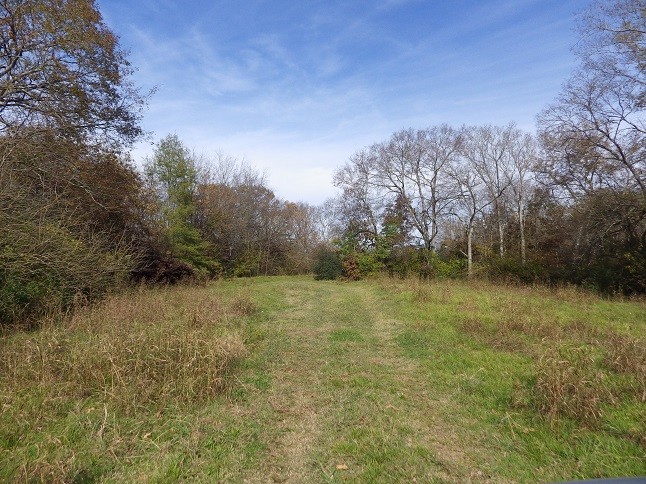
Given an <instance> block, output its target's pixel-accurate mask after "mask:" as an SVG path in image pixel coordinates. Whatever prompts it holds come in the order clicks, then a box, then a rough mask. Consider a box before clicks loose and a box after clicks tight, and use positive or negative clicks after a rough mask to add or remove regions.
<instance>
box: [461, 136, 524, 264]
mask: <svg viewBox="0 0 646 484" xmlns="http://www.w3.org/2000/svg"><path fill="white" fill-rule="evenodd" d="M515 129H516V128H515V126H514V125H513V124H509V125H508V126H506V127H504V128H503V127H500V126H491V125H487V126H477V127H471V128H469V129H467V131H466V141H465V143H464V149H463V153H464V156H465V157H466V159H467V160H468V161H469V165H470V167H471V169H472V170H473V171H474V172H475V174H476V175H477V176H478V177H479V178H480V180H481V181H482V182H483V184H484V186H485V187H486V190H487V193H488V197H489V204H491V205H493V210H494V215H495V218H496V224H497V227H498V244H499V253H500V256H501V257H502V256H503V255H504V254H505V227H506V220H505V215H506V213H505V207H504V197H503V195H504V194H505V191H506V190H507V188H508V187H509V173H510V172H511V170H512V168H511V165H512V162H511V156H510V154H511V153H510V151H511V138H512V136H513V133H514V131H515Z"/></svg>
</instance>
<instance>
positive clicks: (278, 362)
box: [231, 279, 483, 482]
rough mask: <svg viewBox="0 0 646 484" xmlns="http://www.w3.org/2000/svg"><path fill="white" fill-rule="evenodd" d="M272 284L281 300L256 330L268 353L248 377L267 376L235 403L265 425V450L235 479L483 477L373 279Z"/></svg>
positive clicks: (242, 410)
mask: <svg viewBox="0 0 646 484" xmlns="http://www.w3.org/2000/svg"><path fill="white" fill-rule="evenodd" d="M278 287H280V288H281V289H282V291H284V292H283V293H282V294H273V295H272V297H273V298H277V299H282V301H283V306H282V307H281V308H280V309H279V310H277V311H276V313H275V314H274V316H273V317H272V319H271V321H270V326H271V327H270V328H269V329H268V330H267V332H266V334H265V335H264V341H263V346H265V348H266V352H267V355H268V357H267V358H266V359H264V360H262V362H260V361H259V362H258V363H259V365H256V364H254V365H252V366H251V367H250V368H249V372H250V373H249V375H247V378H248V380H249V381H250V382H254V381H255V382H257V381H258V372H259V371H262V372H263V373H264V375H265V376H264V378H263V382H262V384H260V385H255V388H253V389H252V390H251V391H250V392H249V394H248V395H247V400H246V402H245V405H243V408H238V411H239V412H243V413H244V414H246V415H247V416H248V417H249V418H252V419H254V420H255V421H256V422H257V424H258V425H259V426H260V428H261V429H263V430H262V431H261V432H262V434H263V435H262V436H261V437H260V438H261V439H262V440H265V441H266V443H267V447H268V448H267V450H268V454H269V458H260V459H259V460H258V461H257V462H256V463H255V464H256V465H251V466H248V467H247V468H246V469H243V470H242V474H243V475H242V480H245V481H251V482H254V481H255V482H268V481H269V482H270V481H274V482H319V481H320V482H328V481H336V480H344V481H345V480H350V481H356V482H375V481H379V482H406V481H408V482H429V481H440V482H442V481H464V480H472V479H476V480H479V479H480V478H483V473H482V472H481V471H479V470H478V466H477V463H476V461H475V457H474V454H473V445H469V446H465V445H464V443H463V442H461V441H460V438H459V436H458V434H457V433H456V431H455V429H454V428H452V426H451V425H450V424H449V423H448V422H447V421H446V420H445V419H444V418H443V415H442V414H443V413H444V412H445V410H446V407H447V405H448V403H449V402H448V401H447V396H446V395H443V394H441V393H439V392H437V391H436V390H434V388H433V385H432V381H431V380H429V378H428V375H427V374H426V373H427V372H426V371H425V370H424V369H423V368H422V367H420V365H418V364H417V362H416V361H415V360H413V359H411V358H408V357H406V356H404V355H403V354H402V351H401V347H400V345H399V344H398V343H397V341H396V338H397V336H398V334H399V333H400V332H401V331H402V328H401V325H402V323H401V322H400V321H398V320H397V319H393V318H392V317H391V315H389V314H388V313H387V312H386V313H384V312H383V311H384V308H383V304H381V303H380V301H379V300H378V299H377V296H376V295H375V286H374V285H367V284H338V283H335V284H333V283H324V282H314V281H305V280H303V279H294V280H291V281H286V282H285V283H283V284H282V285H280V286H276V285H275V286H274V288H278ZM256 289H257V288H256ZM256 289H254V291H255V290H256ZM242 378H244V376H243V377H242ZM465 447H466V448H469V449H470V452H471V454H470V453H469V452H467V451H465V450H463V449H464V448H465ZM231 477H233V476H231Z"/></svg>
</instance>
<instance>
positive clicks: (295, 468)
mask: <svg viewBox="0 0 646 484" xmlns="http://www.w3.org/2000/svg"><path fill="white" fill-rule="evenodd" d="M150 294H151V296H149V295H147V294H144V295H143V296H142V295H141V294H140V295H139V296H137V297H153V296H155V295H156V297H158V299H159V300H158V304H159V306H156V307H159V311H160V312H164V311H165V309H164V307H163V303H162V302H161V301H162V300H168V299H169V298H170V299H172V298H175V299H174V300H173V302H172V304H173V307H174V308H175V310H174V312H168V314H166V313H164V314H165V316H164V317H166V318H167V319H168V320H170V321H175V322H176V323H177V324H179V325H181V324H184V323H186V322H187V321H188V322H189V323H190V324H189V323H186V324H187V326H186V327H187V328H193V327H199V328H203V327H205V326H208V325H214V326H218V325H219V326H220V327H221V328H220V329H219V330H218V331H220V333H218V335H216V336H217V337H218V338H220V339H219V340H218V341H222V338H224V337H225V336H226V337H227V338H229V336H227V334H236V335H239V337H240V338H241V340H244V345H245V347H246V349H245V350H244V352H242V351H241V350H239V349H238V347H237V346H236V344H237V343H236V344H234V343H232V342H231V341H232V340H231V339H230V338H229V339H227V340H226V345H225V348H227V351H229V353H231V354H233V353H232V352H233V350H231V349H230V348H234V349H235V351H236V352H237V353H236V355H237V356H236V358H237V359H236V361H238V363H237V364H235V366H234V367H232V368H231V369H229V370H227V371H226V382H227V383H226V385H225V386H224V387H223V389H221V390H219V391H218V393H217V394H216V395H215V396H213V395H211V396H209V395H206V396H204V395H202V393H203V392H202V393H200V392H199V391H196V390H195V389H193V387H194V386H195V385H196V383H195V382H194V381H193V380H191V381H188V380H186V382H188V383H183V384H184V385H185V387H182V388H187V389H191V392H193V393H190V395H195V398H194V399H192V398H193V397H190V398H188V397H187V398H175V399H174V398H173V389H172V388H171V389H170V390H169V389H168V388H167V387H166V386H164V387H160V388H161V389H160V390H159V392H161V393H160V395H162V396H163V398H161V397H160V398H159V399H157V400H156V399H155V398H151V399H149V400H146V401H141V402H140V403H137V402H139V400H137V398H136V395H135V396H133V400H132V401H133V402H135V403H134V404H131V403H128V402H126V403H124V402H123V399H116V397H115V395H114V394H110V392H109V391H107V390H104V391H96V389H92V388H91V389H89V390H88V391H86V392H84V393H83V392H81V393H80V394H79V393H78V391H74V392H67V393H66V392H65V391H62V390H61V391H58V392H57V393H56V392H53V390H52V388H53V385H58V387H60V382H57V380H56V378H57V377H56V375H54V376H50V377H48V379H47V381H45V380H46V379H45V378H44V377H43V378H41V381H40V382H38V378H36V377H34V378H35V380H32V381H26V379H24V380H25V381H19V382H16V381H14V380H15V378H14V379H10V377H9V376H7V375H0V398H1V400H0V404H1V405H2V407H1V411H2V415H1V416H0V480H4V481H13V480H20V479H32V480H46V481H67V482H69V481H77V482H92V481H110V482H113V481H124V482H130V481H136V480H139V481H152V482H172V481H175V480H185V481H191V482H193V481H202V482H214V481H226V482H336V481H343V482H346V481H347V482H465V481H491V482H517V481H521V482H537V481H539V482H546V481H558V480H564V479H581V478H594V477H605V476H628V475H640V474H646V438H645V437H644V436H645V435H646V402H645V401H644V398H645V395H644V393H643V392H644V391H646V388H644V386H643V385H644V378H643V375H642V376H641V377H640V372H641V370H642V369H643V368H642V367H641V366H639V365H642V364H643V361H642V360H639V359H638V358H637V359H635V358H633V357H631V356H630V351H627V350H626V348H628V349H630V348H632V352H633V353H636V354H637V355H640V354H642V353H640V352H643V351H644V348H643V346H644V335H645V333H646V328H645V324H646V323H645V321H646V305H644V303H643V302H609V301H604V300H602V299H599V298H596V297H594V296H591V295H588V294H584V293H580V292H576V291H573V290H564V291H548V290H546V289H530V288H507V287H496V286H489V285H484V284H481V285H478V284H472V285H467V284H465V283H452V282H437V283H435V282H431V283H420V282H417V281H412V282H411V281H393V280H381V281H363V282H356V283H340V282H317V281H313V280H311V279H309V278H303V277H276V278H257V279H239V280H235V281H219V282H216V283H213V284H211V285H209V286H207V287H198V288H177V289H165V290H163V291H160V290H152V291H150ZM160 294H161V295H162V296H160ZM170 295H172V297H171V296H170ZM132 297H135V295H132ZM205 301H206V302H208V301H211V303H209V304H206V302H205ZM213 301H221V303H218V304H221V306H218V305H217V304H215V303H214V302H213ZM227 304H228V306H227ZM178 308H179V309H178ZM194 308H198V309H199V311H197V310H193V309H194ZM223 308H224V309H223ZM227 308H228V309H227ZM209 311H212V312H218V311H222V312H223V314H230V317H227V318H224V319H218V318H217V317H215V316H214V317H213V318H212V319H209V314H210V313H209ZM227 311H228V312H227ZM129 314H130V313H129ZM133 314H134V315H133ZM128 317H132V318H136V317H139V318H141V314H139V316H137V315H136V314H135V311H134V309H133V310H132V312H131V316H128ZM150 317H151V318H152V317H153V316H152V315H151V316H150ZM122 324H124V325H128V324H129V321H128V320H127V318H126V319H125V320H124V321H123V322H122ZM123 327H124V328H125V326H123ZM46 331H53V330H52V329H51V328H50V329H48V328H45V329H43V330H41V331H40V332H35V333H30V334H13V335H8V336H5V337H3V339H2V341H1V342H0V345H1V346H0V349H1V350H2V351H3V352H4V353H5V354H8V353H11V352H12V351H13V352H15V354H21V353H20V352H19V350H18V349H16V348H22V347H27V346H29V344H32V343H30V341H31V342H33V341H35V340H34V338H38V334H37V333H42V332H46ZM70 331H71V330H70ZM200 331H202V329H200ZM72 341H73V340H72ZM187 341H188V340H187ZM606 342H610V343H607V344H608V346H607V347H606V346H605V345H606ZM34 344H35V343H33V344H32V346H33V345H34ZM78 344H83V343H82V341H80V340H79V343H78ZM187 345H188V343H187ZM36 346H37V345H36ZM186 348H189V346H186ZM190 348H192V347H190ZM20 351H22V350H20ZM622 351H623V353H622ZM229 353H227V354H229ZM242 353H244V355H245V356H244V357H241V356H240V355H241V354H242ZM57 354H60V355H62V356H60V359H63V358H65V356H64V350H60V353H57ZM195 354H196V355H197V354H198V353H197V352H196V353H195ZM200 354H201V353H200ZM218 357H219V356H218ZM621 358H623V359H621ZM631 358H633V359H631ZM194 360H195V358H192V359H191V358H188V359H187V360H186V361H187V363H186V364H187V365H188V364H194V363H193V362H194ZM3 361H4V365H5V366H4V367H3V371H5V373H7V369H8V368H9V366H7V365H9V363H7V361H8V360H7V359H6V358H5V360H3ZM12 361H14V363H13V364H16V363H15V360H12ZM563 362H565V366H563V368H561V370H559V367H558V365H559V364H561V363H563ZM33 364H34V365H35V362H33ZM554 365H556V366H554ZM577 365H578V366H577ZM589 370H590V371H591V372H592V373H591V375H592V377H590V378H587V377H586V375H587V374H586V373H585V372H586V371H589ZM160 371H161V370H160ZM196 371H198V370H196ZM550 372H552V373H550ZM580 372H583V373H581V374H580ZM9 373H11V372H9ZM14 373H15V372H14ZM90 373H91V372H90ZM16 374H17V373H16ZM556 374H559V375H562V374H566V375H569V376H570V377H571V381H564V382H563V381H561V380H558V378H557V377H554V375H556ZM550 375H552V376H550ZM14 376H15V375H14ZM12 378H13V377H12ZM550 378H552V379H551V380H550ZM555 378H556V380H555ZM559 378H560V377H559ZM577 378H578V380H582V381H583V383H581V382H579V384H577V383H576V382H577ZM557 380H558V381H557ZM195 381H198V380H195ZM198 382H199V381H198ZM48 385H49V386H48ZM541 385H543V386H541ZM559 385H560V386H559ZM577 385H578V386H577ZM539 387H540V388H542V393H540V392H538V393H537V388H539ZM559 388H560V389H561V390H563V392H564V393H563V395H561V396H560V398H562V400H563V402H565V403H563V405H561V406H559V400H558V399H556V398H557V396H558V395H556V394H557V393H558V391H559ZM131 390H132V391H135V392H136V391H137V389H131ZM151 391H152V390H151ZM186 391H188V390H186ZM186 391H185V390H182V392H184V393H182V395H184V394H185V393H186ZM568 392H569V393H568ZM577 392H578V393H577ZM586 392H587V393H586ZM113 393H114V392H113ZM167 394H168V395H170V396H169V397H167V396H166V395H167ZM155 395H157V394H155ZM555 395H556V396H555ZM590 402H592V403H590ZM577 412H579V413H577Z"/></svg>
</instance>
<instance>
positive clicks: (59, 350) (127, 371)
mask: <svg viewBox="0 0 646 484" xmlns="http://www.w3.org/2000/svg"><path fill="white" fill-rule="evenodd" d="M254 310H255V308H254V305H253V303H252V302H251V301H250V300H248V298H245V297H237V298H234V299H233V300H230V301H227V302H223V301H221V300H220V299H218V298H217V297H216V296H214V295H213V294H212V293H211V292H210V291H209V290H208V288H199V289H196V288H189V289H161V290H153V291H149V290H146V291H138V292H134V293H131V294H127V295H121V296H114V297H111V298H108V299H107V300H105V301H104V302H103V303H101V304H99V305H96V306H94V307H91V308H86V309H83V310H80V311H78V312H76V313H75V314H74V315H72V316H69V317H67V318H66V319H65V320H64V321H63V322H59V323H54V322H51V323H49V324H47V323H44V324H43V327H42V328H41V329H40V330H38V331H35V332H33V333H22V334H14V335H10V336H5V337H4V338H3V342H2V352H1V353H0V382H1V383H2V387H3V388H4V389H5V391H0V395H2V394H4V398H3V400H5V403H7V400H11V395H12V393H19V392H20V391H25V390H26V391H32V390H35V391H38V392H40V393H42V394H44V395H45V396H46V398H47V399H53V400H70V399H81V398H86V397H97V398H99V399H100V400H102V401H104V402H106V403H109V404H110V405H111V407H116V408H119V409H121V410H124V411H128V412H131V411H134V410H136V409H137V408H138V407H141V406H146V405H151V404H154V405H164V404H165V403H167V402H168V401H169V400H173V401H176V402H193V401H196V400H202V399H205V398H208V397H209V396H212V395H214V394H215V393H217V392H218V391H219V390H221V389H222V388H223V386H224V384H225V382H226V375H227V373H228V372H229V370H230V369H231V367H232V366H233V365H234V364H235V362H236V361H238V360H239V359H240V358H242V357H243V356H244V355H245V353H246V349H245V345H244V338H243V330H242V327H241V326H240V324H239V320H240V317H241V316H248V315H249V314H251V313H253V311H254Z"/></svg>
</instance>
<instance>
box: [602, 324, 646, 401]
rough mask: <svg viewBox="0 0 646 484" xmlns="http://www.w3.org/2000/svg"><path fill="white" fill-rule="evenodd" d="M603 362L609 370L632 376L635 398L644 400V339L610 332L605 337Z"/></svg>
mask: <svg viewBox="0 0 646 484" xmlns="http://www.w3.org/2000/svg"><path fill="white" fill-rule="evenodd" d="M604 347H605V349H606V351H607V352H606V357H605V358H604V364H605V365H606V366H607V367H608V368H610V369H611V370H613V371H615V372H617V373H622V374H625V375H630V376H632V377H633V378H634V384H633V388H634V390H635V394H636V396H637V398H639V399H640V400H641V401H642V402H646V341H644V340H641V339H637V338H633V337H630V336H622V335H618V334H614V333H611V334H609V335H608V337H607V338H606V339H605V344H604Z"/></svg>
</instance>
